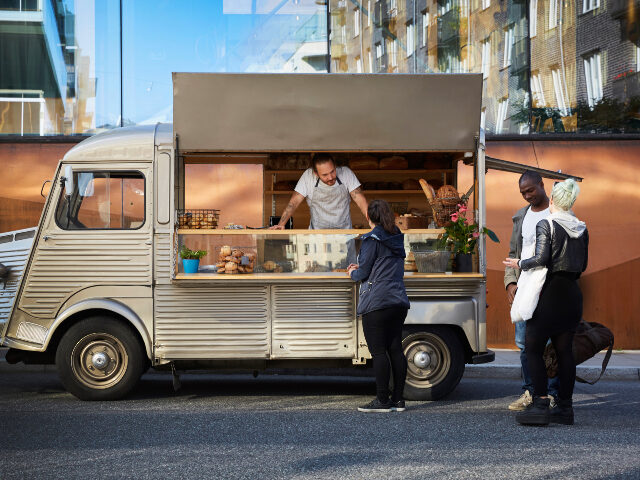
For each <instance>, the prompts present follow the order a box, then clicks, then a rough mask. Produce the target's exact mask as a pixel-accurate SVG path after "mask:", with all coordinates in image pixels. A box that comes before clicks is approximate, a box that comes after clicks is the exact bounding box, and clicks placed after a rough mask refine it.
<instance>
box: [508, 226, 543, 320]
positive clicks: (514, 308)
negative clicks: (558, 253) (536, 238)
mask: <svg viewBox="0 0 640 480" xmlns="http://www.w3.org/2000/svg"><path fill="white" fill-rule="evenodd" d="M549 223H551V222H549ZM551 232H552V234H553V225H551ZM535 253H536V244H535V242H534V243H532V244H529V245H523V246H522V254H521V255H520V257H521V259H522V260H524V259H527V258H531V257H533V255H534V254H535ZM546 279H547V267H536V268H532V269H531V270H527V271H522V272H520V277H519V278H518V290H517V291H516V296H515V298H514V299H513V303H512V304H511V322H512V323H517V322H524V321H527V320H529V319H530V318H531V317H533V312H534V311H535V309H536V307H537V306H538V299H539V298H540V292H541V291H542V286H543V285H544V282H545V280H546Z"/></svg>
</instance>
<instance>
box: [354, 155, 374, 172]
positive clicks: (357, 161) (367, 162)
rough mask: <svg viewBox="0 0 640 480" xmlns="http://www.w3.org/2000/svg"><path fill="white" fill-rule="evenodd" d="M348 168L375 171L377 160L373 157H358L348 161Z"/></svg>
mask: <svg viewBox="0 0 640 480" xmlns="http://www.w3.org/2000/svg"><path fill="white" fill-rule="evenodd" d="M349 168H351V169H352V170H377V169H378V168H379V164H378V159H377V158H376V157H374V156H373V155H358V156H356V157H353V158H351V160H349Z"/></svg>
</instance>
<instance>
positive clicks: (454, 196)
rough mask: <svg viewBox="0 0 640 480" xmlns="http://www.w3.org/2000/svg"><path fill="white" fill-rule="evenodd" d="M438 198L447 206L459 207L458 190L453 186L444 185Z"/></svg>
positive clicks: (438, 192)
mask: <svg viewBox="0 0 640 480" xmlns="http://www.w3.org/2000/svg"><path fill="white" fill-rule="evenodd" d="M436 198H437V199H438V200H440V203H442V205H445V206H453V205H457V204H458V203H459V202H460V197H459V196H458V190H456V187H454V186H453V185H443V186H441V187H440V188H439V189H438V191H437V192H436Z"/></svg>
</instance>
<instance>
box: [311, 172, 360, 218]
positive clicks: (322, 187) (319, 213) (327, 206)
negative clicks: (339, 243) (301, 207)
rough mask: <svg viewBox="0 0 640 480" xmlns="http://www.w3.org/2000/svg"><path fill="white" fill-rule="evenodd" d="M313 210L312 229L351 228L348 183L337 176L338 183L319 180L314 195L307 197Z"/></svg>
mask: <svg viewBox="0 0 640 480" xmlns="http://www.w3.org/2000/svg"><path fill="white" fill-rule="evenodd" d="M307 203H308V204H309V210H310V211H311V224H310V225H309V228H311V229H315V230H318V229H343V228H351V212H350V210H349V206H350V204H351V195H350V194H349V190H348V189H347V187H346V185H343V183H342V182H341V181H340V179H339V178H337V177H336V183H334V184H333V186H329V185H327V184H326V183H324V182H322V181H320V179H319V178H318V180H317V181H316V185H315V188H314V189H313V197H312V198H311V199H307Z"/></svg>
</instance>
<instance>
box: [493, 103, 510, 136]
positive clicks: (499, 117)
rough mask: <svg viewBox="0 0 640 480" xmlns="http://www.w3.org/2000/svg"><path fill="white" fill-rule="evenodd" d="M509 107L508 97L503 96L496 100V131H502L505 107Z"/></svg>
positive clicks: (505, 113) (505, 114)
mask: <svg viewBox="0 0 640 480" xmlns="http://www.w3.org/2000/svg"><path fill="white" fill-rule="evenodd" d="M508 107H509V99H508V98H503V99H502V100H500V101H499V102H498V115H497V116H496V133H502V131H503V130H504V124H505V122H506V120H507V108H508Z"/></svg>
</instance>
